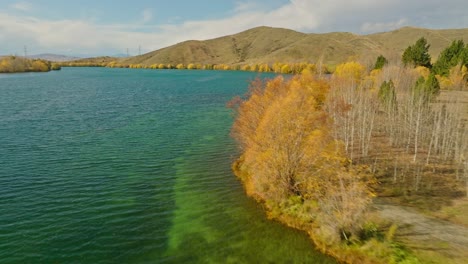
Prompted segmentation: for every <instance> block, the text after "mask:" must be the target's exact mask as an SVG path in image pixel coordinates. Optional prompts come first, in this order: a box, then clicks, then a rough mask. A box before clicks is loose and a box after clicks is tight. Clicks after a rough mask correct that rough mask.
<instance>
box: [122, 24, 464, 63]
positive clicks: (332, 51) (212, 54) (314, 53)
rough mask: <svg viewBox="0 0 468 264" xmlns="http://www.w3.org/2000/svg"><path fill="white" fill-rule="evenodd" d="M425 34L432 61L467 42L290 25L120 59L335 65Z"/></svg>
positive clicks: (431, 33) (420, 31)
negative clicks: (301, 28) (301, 29)
mask: <svg viewBox="0 0 468 264" xmlns="http://www.w3.org/2000/svg"><path fill="white" fill-rule="evenodd" d="M420 37H425V38H426V39H427V40H428V43H429V44H430V45H431V47H430V49H429V52H430V54H431V55H432V58H433V60H435V59H437V56H438V54H439V53H440V52H441V51H442V50H443V49H444V48H446V47H447V46H448V45H449V44H450V43H451V42H452V41H453V40H456V39H463V40H464V41H465V43H466V42H468V29H466V28H465V29H443V30H433V29H424V28H414V27H404V28H400V29H397V30H394V31H390V32H383V33H375V34H370V35H356V34H353V33H346V32H333V33H325V34H313V33H312V34H305V33H301V32H296V31H293V30H289V29H282V28H271V27H257V28H253V29H250V30H247V31H244V32H241V33H238V34H234V35H229V36H224V37H220V38H216V39H210V40H205V41H197V40H189V41H185V42H182V43H178V44H176V45H173V46H170V47H166V48H162V49H159V50H156V51H152V52H149V53H146V54H143V55H140V56H135V57H130V58H122V59H121V60H120V61H121V63H124V64H142V65H151V64H156V63H164V64H168V63H171V64H178V63H184V64H188V63H201V64H222V63H225V64H244V63H274V62H312V63H313V62H317V61H318V60H320V59H322V60H323V62H324V63H328V64H336V63H340V62H343V61H346V60H348V59H349V58H360V59H364V60H368V61H369V62H370V61H375V58H376V57H377V56H378V55H380V54H383V55H384V56H386V57H387V58H389V59H392V58H393V59H395V60H396V59H399V58H400V56H401V54H402V53H403V51H404V49H405V48H406V47H408V46H409V45H412V44H414V42H416V40H417V39H418V38H420Z"/></svg>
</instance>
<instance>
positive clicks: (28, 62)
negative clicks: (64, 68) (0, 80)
mask: <svg viewBox="0 0 468 264" xmlns="http://www.w3.org/2000/svg"><path fill="white" fill-rule="evenodd" d="M59 69H60V66H58V65H56V64H53V63H51V62H49V61H45V60H40V59H27V58H23V57H18V56H7V57H3V58H2V59H0V73H16V72H47V71H51V70H59Z"/></svg>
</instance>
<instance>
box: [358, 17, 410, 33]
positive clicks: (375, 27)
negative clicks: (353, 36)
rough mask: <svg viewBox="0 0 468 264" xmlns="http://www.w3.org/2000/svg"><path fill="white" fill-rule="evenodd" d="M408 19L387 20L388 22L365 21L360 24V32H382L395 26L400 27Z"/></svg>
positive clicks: (406, 22) (405, 23)
mask: <svg viewBox="0 0 468 264" xmlns="http://www.w3.org/2000/svg"><path fill="white" fill-rule="evenodd" d="M407 24H408V21H407V20H406V19H405V18H402V19H400V20H398V21H393V22H388V23H381V22H376V23H370V22H366V23H364V24H362V26H361V31H362V32H383V31H390V30H394V29H397V28H401V27H402V26H404V25H407Z"/></svg>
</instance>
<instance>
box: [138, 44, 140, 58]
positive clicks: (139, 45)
mask: <svg viewBox="0 0 468 264" xmlns="http://www.w3.org/2000/svg"><path fill="white" fill-rule="evenodd" d="M140 55H141V45H139V46H138V56H140Z"/></svg>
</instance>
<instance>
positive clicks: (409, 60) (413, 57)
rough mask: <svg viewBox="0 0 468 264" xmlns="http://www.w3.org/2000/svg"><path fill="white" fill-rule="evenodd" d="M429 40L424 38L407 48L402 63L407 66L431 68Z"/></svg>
mask: <svg viewBox="0 0 468 264" xmlns="http://www.w3.org/2000/svg"><path fill="white" fill-rule="evenodd" d="M430 46H431V45H429V44H427V40H426V39H425V38H424V37H422V38H420V39H418V40H417V41H416V43H415V44H414V45H412V46H409V47H408V48H406V50H405V51H404V53H403V56H402V61H403V64H404V65H405V66H407V65H412V66H424V67H427V68H431V66H432V65H431V55H429V47H430Z"/></svg>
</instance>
